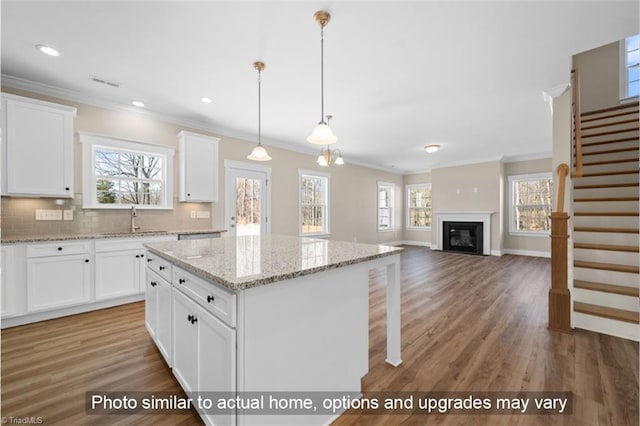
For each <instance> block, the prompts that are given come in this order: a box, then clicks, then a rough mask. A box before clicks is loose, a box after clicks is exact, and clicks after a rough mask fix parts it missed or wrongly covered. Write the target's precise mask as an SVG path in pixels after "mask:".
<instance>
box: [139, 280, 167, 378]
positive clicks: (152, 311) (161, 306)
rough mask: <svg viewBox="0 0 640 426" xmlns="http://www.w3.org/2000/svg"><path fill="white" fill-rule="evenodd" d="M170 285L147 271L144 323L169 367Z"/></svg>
mask: <svg viewBox="0 0 640 426" xmlns="http://www.w3.org/2000/svg"><path fill="white" fill-rule="evenodd" d="M172 304H173V301H172V296H171V284H169V283H168V282H167V281H166V280H165V279H163V278H161V277H160V276H158V275H157V274H155V273H154V272H152V271H147V278H146V296H145V322H146V325H147V330H149V334H150V335H151V337H152V338H153V340H154V341H155V342H156V346H158V349H159V350H160V353H161V354H162V356H163V357H164V359H165V361H167V364H168V365H169V367H171V366H172V364H173V362H172V361H173V359H172V350H171V342H172V333H171V327H172V321H171V315H172V309H171V306H172Z"/></svg>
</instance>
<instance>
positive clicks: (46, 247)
mask: <svg viewBox="0 0 640 426" xmlns="http://www.w3.org/2000/svg"><path fill="white" fill-rule="evenodd" d="M90 244H91V243H90V242H88V241H77V242H66V241H60V242H56V243H46V244H29V245H28V246H27V257H44V256H66V255H70V254H87V253H89V251H90V247H89V246H90Z"/></svg>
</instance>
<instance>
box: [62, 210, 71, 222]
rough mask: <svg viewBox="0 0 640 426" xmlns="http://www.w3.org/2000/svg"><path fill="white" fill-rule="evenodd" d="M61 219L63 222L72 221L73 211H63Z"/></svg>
mask: <svg viewBox="0 0 640 426" xmlns="http://www.w3.org/2000/svg"><path fill="white" fill-rule="evenodd" d="M63 217H64V220H73V210H65V211H64V214H63Z"/></svg>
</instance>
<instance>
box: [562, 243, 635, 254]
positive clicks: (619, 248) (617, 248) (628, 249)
mask: <svg viewBox="0 0 640 426" xmlns="http://www.w3.org/2000/svg"><path fill="white" fill-rule="evenodd" d="M573 248H579V249H588V250H607V251H625V252H629V253H639V252H640V249H639V248H638V246H626V245H616V244H600V243H574V244H573Z"/></svg>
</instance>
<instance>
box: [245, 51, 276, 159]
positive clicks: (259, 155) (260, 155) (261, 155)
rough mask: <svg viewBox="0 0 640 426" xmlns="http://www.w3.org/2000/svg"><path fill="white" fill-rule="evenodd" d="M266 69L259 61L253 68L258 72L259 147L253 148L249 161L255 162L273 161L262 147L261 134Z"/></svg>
mask: <svg viewBox="0 0 640 426" xmlns="http://www.w3.org/2000/svg"><path fill="white" fill-rule="evenodd" d="M265 67H266V65H265V64H264V62H260V61H257V62H254V63H253V68H255V69H256V71H258V145H256V146H255V147H254V148H253V151H251V155H248V156H247V158H248V159H249V160H253V161H269V160H271V157H269V154H268V153H267V150H266V149H265V148H264V146H262V134H261V131H262V129H261V122H260V116H261V114H260V113H261V110H260V104H261V102H260V101H261V99H260V84H261V80H262V71H264V69H265Z"/></svg>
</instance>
